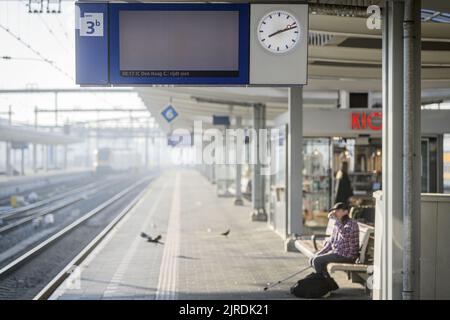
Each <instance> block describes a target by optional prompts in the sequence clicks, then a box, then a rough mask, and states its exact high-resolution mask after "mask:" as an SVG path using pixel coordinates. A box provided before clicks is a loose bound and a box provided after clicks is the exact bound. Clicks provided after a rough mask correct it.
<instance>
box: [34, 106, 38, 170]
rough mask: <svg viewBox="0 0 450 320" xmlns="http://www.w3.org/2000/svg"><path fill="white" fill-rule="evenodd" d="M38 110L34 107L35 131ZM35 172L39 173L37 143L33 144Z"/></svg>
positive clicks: (35, 128)
mask: <svg viewBox="0 0 450 320" xmlns="http://www.w3.org/2000/svg"><path fill="white" fill-rule="evenodd" d="M37 116H38V110H37V107H34V130H37V121H38V118H37ZM33 172H34V173H36V172H37V143H33Z"/></svg>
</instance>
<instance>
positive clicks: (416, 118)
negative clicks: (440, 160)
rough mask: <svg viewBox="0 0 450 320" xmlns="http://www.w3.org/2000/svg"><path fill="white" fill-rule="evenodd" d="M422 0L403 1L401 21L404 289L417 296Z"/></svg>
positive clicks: (407, 297)
mask: <svg viewBox="0 0 450 320" xmlns="http://www.w3.org/2000/svg"><path fill="white" fill-rule="evenodd" d="M420 8H421V1H420V0H406V1H405V18H404V21H403V48H404V59H403V63H404V65H403V69H404V80H403V81H404V87H403V90H404V93H403V142H404V143H403V291H402V297H403V299H404V300H411V299H419V297H420V291H419V289H420V288H419V285H420V282H419V278H420V263H419V257H420V195H421V158H420V157H421V126H420V113H421V83H420V75H421V58H420V51H421V40H420V37H421V34H420V32H421V19H420V16H421V12H420Z"/></svg>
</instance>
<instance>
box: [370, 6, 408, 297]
mask: <svg viewBox="0 0 450 320" xmlns="http://www.w3.org/2000/svg"><path fill="white" fill-rule="evenodd" d="M383 12H384V20H383V41H382V42H383V132H382V134H383V138H382V143H383V147H382V158H383V159H382V161H383V165H382V167H383V175H382V186H383V199H382V200H383V216H382V219H381V221H377V222H376V226H375V227H376V237H382V241H380V245H381V248H380V249H379V250H380V252H381V253H380V255H381V257H378V259H375V262H376V265H375V267H376V268H375V270H377V267H379V270H380V280H379V283H380V289H379V290H378V289H377V288H375V290H374V298H378V299H383V300H384V299H388V300H392V299H401V297H402V296H401V291H402V272H403V270H402V268H403V263H402V246H401V243H402V219H403V200H402V199H403V162H402V152H403V111H404V110H403V108H402V107H401V106H402V105H403V40H402V37H403V26H402V22H403V15H404V3H403V2H402V1H390V0H389V1H385V8H384V10H383ZM376 243H377V241H376ZM375 272H377V271H375Z"/></svg>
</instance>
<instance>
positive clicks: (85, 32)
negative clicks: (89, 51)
mask: <svg viewBox="0 0 450 320" xmlns="http://www.w3.org/2000/svg"><path fill="white" fill-rule="evenodd" d="M80 36H81V37H103V13H91V12H85V13H84V16H83V17H81V18H80Z"/></svg>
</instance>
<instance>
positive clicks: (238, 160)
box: [234, 116, 244, 206]
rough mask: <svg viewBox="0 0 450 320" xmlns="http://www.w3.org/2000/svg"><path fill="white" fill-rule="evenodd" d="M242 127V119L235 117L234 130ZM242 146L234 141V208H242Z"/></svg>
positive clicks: (241, 143)
mask: <svg viewBox="0 0 450 320" xmlns="http://www.w3.org/2000/svg"><path fill="white" fill-rule="evenodd" d="M241 126H242V117H240V116H238V117H236V129H238V130H239V129H241ZM237 139H239V135H237ZM242 146H243V142H242V141H241V142H240V141H236V199H234V205H235V206H243V205H244V201H243V200H242V186H241V179H242V165H241V160H242V154H243V152H244V149H243V148H241V147H242Z"/></svg>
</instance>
